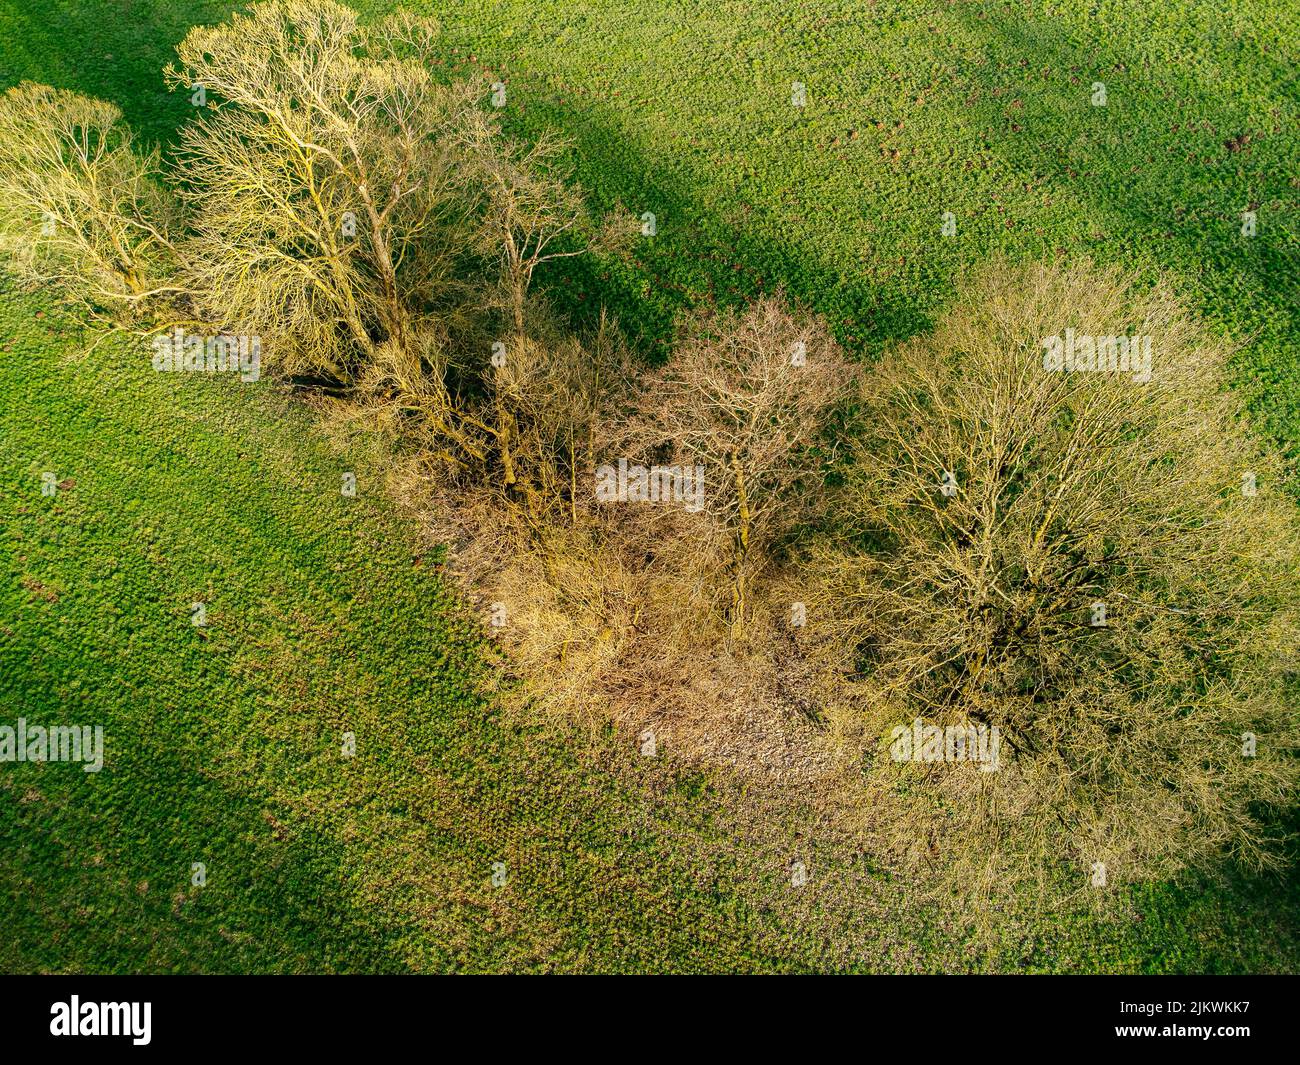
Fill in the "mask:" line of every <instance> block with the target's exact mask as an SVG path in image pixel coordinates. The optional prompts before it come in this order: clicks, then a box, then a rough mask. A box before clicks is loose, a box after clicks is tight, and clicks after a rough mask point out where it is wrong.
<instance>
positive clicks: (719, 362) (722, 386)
mask: <svg viewBox="0 0 1300 1065" xmlns="http://www.w3.org/2000/svg"><path fill="white" fill-rule="evenodd" d="M853 378H854V368H853V366H852V365H851V364H850V363H848V362H847V361H846V360H845V359H844V357H843V355H842V354H841V352H840V350H839V347H838V346H837V345H836V344H835V342H834V340H833V339H832V338H831V336H830V333H829V332H828V331H827V329H826V327H825V325H824V324H823V323H822V322H821V321H820V320H819V319H816V318H813V317H811V316H809V315H807V314H804V313H801V312H794V313H792V312H791V311H790V310H789V309H788V308H787V307H786V305H785V303H784V300H783V299H782V298H781V296H780V295H779V294H778V295H773V296H768V297H765V298H763V299H760V300H758V301H757V302H755V303H753V304H751V305H750V306H749V307H747V308H746V309H745V310H744V311H743V312H739V313H737V312H724V313H721V314H718V315H716V316H713V317H708V316H702V317H698V318H696V319H695V320H694V321H693V322H691V323H690V324H689V325H688V326H687V327H686V329H685V330H684V331H683V334H682V337H681V339H680V341H679V344H678V346H677V349H676V351H675V352H674V354H673V356H672V358H671V359H670V361H669V362H668V363H667V365H666V366H664V367H663V368H662V369H660V370H658V371H656V372H654V373H652V374H650V375H648V376H647V378H646V380H645V381H644V383H643V385H642V388H641V395H640V409H639V412H638V418H637V420H636V422H635V424H634V428H633V429H632V430H631V432H630V433H629V437H630V438H632V439H634V440H637V442H638V443H639V444H640V446H641V447H642V448H643V453H644V454H646V455H654V454H656V453H666V454H668V455H670V456H671V461H672V462H675V463H676V462H680V463H688V464H692V465H700V466H702V467H703V468H704V471H705V485H706V492H705V498H706V510H707V513H708V514H709V515H710V517H711V519H712V521H713V525H714V528H715V530H716V533H717V536H718V538H719V540H720V542H721V544H722V546H723V551H724V552H725V555H726V563H725V565H726V570H727V574H728V584H729V589H730V590H729V596H728V598H729V605H728V608H727V616H728V619H729V622H730V625H731V629H732V633H733V635H738V634H739V633H740V631H741V629H742V628H743V626H744V624H745V618H746V613H747V611H748V609H749V599H750V594H749V593H750V586H751V583H752V581H753V579H754V577H755V575H756V574H758V573H759V572H761V570H762V569H763V568H764V567H765V566H766V565H767V564H768V563H769V562H770V561H771V557H772V551H773V549H774V547H775V546H776V545H777V544H778V542H779V541H780V540H781V538H782V537H784V536H785V535H787V534H788V533H789V532H790V530H791V529H792V528H793V527H794V526H795V525H796V524H797V523H798V522H799V521H800V520H801V519H802V518H804V517H805V516H806V515H807V514H808V513H809V512H810V509H811V508H812V507H813V506H814V505H815V503H816V501H817V500H818V499H820V498H821V495H822V480H823V477H824V472H825V471H824V466H825V463H826V460H827V458H828V455H829V453H828V451H827V450H826V448H825V447H824V446H823V444H824V441H823V440H822V431H823V430H824V428H825V427H826V425H827V422H828V420H829V419H830V417H831V415H832V412H833V410H834V407H835V405H836V403H837V402H839V401H840V400H841V399H843V398H844V397H845V395H846V394H847V393H848V391H849V389H850V387H851V385H852V382H853Z"/></svg>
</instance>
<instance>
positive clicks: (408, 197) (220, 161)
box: [167, 0, 474, 430]
mask: <svg viewBox="0 0 1300 1065" xmlns="http://www.w3.org/2000/svg"><path fill="white" fill-rule="evenodd" d="M436 39H437V28H436V26H435V24H433V23H431V22H428V21H426V20H422V19H419V18H416V17H414V16H410V15H405V14H402V15H397V16H394V17H392V18H390V19H388V20H387V21H385V22H382V23H380V24H379V25H378V26H377V27H374V28H367V27H363V26H361V25H359V24H358V21H357V17H356V14H355V12H353V11H351V10H350V9H348V8H346V7H343V6H341V5H339V4H335V3H333V2H331V0H320V2H312V3H305V2H300V0H272V2H269V3H263V4H256V5H254V6H253V7H252V8H250V9H249V12H248V13H247V14H236V15H234V16H232V17H231V19H230V20H229V21H228V22H226V23H223V24H222V25H219V26H215V27H196V28H194V29H192V30H191V31H190V32H189V33H188V34H187V35H186V37H185V39H184V40H183V41H182V42H181V44H180V45H179V46H178V48H177V52H178V56H179V65H175V66H172V67H169V68H168V70H167V79H168V81H169V83H170V84H171V85H172V86H173V88H180V89H183V90H185V91H187V92H192V93H194V94H198V95H197V97H196V98H197V99H199V100H200V101H201V102H202V103H203V105H204V106H203V107H202V109H201V111H200V113H199V117H198V118H197V120H196V121H195V122H193V123H191V124H190V125H188V126H187V127H186V128H185V130H184V131H183V133H182V139H181V151H180V157H179V161H178V171H179V173H180V174H181V175H182V176H183V177H184V178H185V179H186V181H187V185H186V189H185V196H186V198H187V200H188V201H189V203H190V205H191V206H192V208H193V227H194V234H193V237H192V239H191V240H190V241H189V242H187V244H186V249H185V250H186V252H187V255H186V261H187V265H188V267H189V270H190V273H191V275H192V277H193V283H194V287H195V288H196V289H197V290H198V291H200V292H201V293H202V294H203V299H204V303H205V305H206V306H207V308H208V309H209V311H210V313H211V314H212V315H213V317H214V318H216V319H217V320H220V321H223V322H228V323H231V324H232V325H238V326H240V327H241V328H242V329H244V330H246V331H250V332H256V333H258V334H260V335H262V336H263V337H264V338H266V341H267V343H266V346H267V348H268V354H270V355H271V357H272V358H277V359H278V361H279V363H280V364H281V365H282V366H283V367H284V368H285V369H286V370H288V371H290V372H294V371H300V370H308V371H320V372H326V373H329V374H332V375H334V376H335V377H337V378H339V379H340V380H343V381H348V380H349V379H350V378H351V376H352V373H353V371H354V370H355V368H356V366H357V365H358V364H359V363H360V362H361V361H362V360H363V359H366V358H370V357H373V356H374V355H375V353H376V351H377V350H378V349H379V348H380V347H381V346H382V345H384V344H388V343H392V344H394V345H396V346H397V347H398V348H399V349H402V350H403V351H405V352H408V353H410V352H416V353H418V352H420V351H421V350H422V349H423V348H425V347H426V346H427V344H428V342H429V341H428V338H427V337H419V336H417V335H416V334H418V333H419V332H420V331H421V326H422V321H423V319H424V318H426V317H428V316H431V315H433V314H434V313H435V312H436V311H437V310H438V308H439V307H440V305H442V304H444V303H446V302H450V297H451V295H452V294H453V292H454V291H455V290H456V289H457V283H456V282H455V280H454V273H455V266H456V262H457V255H458V254H459V252H460V250H461V247H462V246H463V244H464V242H465V240H466V235H465V233H464V232H463V231H462V230H461V229H459V228H458V226H459V225H460V224H461V223H463V222H464V221H465V220H466V219H467V217H468V213H469V208H468V207H467V203H466V197H465V195H464V187H465V181H464V174H463V167H458V166H457V165H456V164H457V153H456V150H455V148H454V146H453V141H454V138H455V135H456V133H457V127H458V125H459V123H460V122H461V121H462V120H463V117H464V112H465V109H466V107H467V106H469V100H470V98H471V96H472V94H473V92H474V90H473V89H472V88H470V87H468V86H464V85H453V86H446V85H442V84H440V83H438V82H437V81H436V80H435V79H434V78H433V77H432V75H431V74H430V73H429V70H428V67H427V65H426V60H427V59H428V57H429V54H430V52H431V49H432V48H433V45H434V42H435V41H436ZM443 406H450V404H449V403H448V404H443ZM447 428H448V429H449V430H450V429H452V428H454V427H451V426H448V427H447Z"/></svg>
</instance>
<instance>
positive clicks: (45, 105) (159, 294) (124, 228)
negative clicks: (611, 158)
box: [0, 82, 179, 323]
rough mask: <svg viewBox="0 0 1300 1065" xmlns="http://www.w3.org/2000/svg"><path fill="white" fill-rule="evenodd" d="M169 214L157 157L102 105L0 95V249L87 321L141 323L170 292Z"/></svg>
mask: <svg viewBox="0 0 1300 1065" xmlns="http://www.w3.org/2000/svg"><path fill="white" fill-rule="evenodd" d="M176 224H177V212H176V209H175V206H174V204H173V203H172V201H171V200H170V199H169V197H168V195H167V193H166V191H165V189H164V188H163V187H162V186H161V184H160V182H159V180H158V153H157V151H156V150H155V151H149V152H144V151H139V150H137V148H136V145H135V143H134V139H133V137H132V135H131V131H130V129H129V127H128V126H127V125H126V123H125V122H123V120H122V113H121V111H119V110H118V109H117V108H116V107H114V106H113V105H112V104H108V103H104V102H103V101H102V100H93V99H90V98H89V97H86V96H81V95H78V94H77V93H73V92H68V91H66V90H63V89H53V88H50V87H49V86H48V85H36V84H33V83H32V82H24V83H22V84H21V85H18V86H16V87H14V88H12V89H9V90H8V91H6V92H5V93H4V95H3V96H0V243H2V244H3V247H4V249H5V250H6V252H7V253H8V255H9V256H10V259H11V261H12V262H13V264H14V265H15V267H16V268H17V269H18V270H19V271H20V272H21V273H22V274H23V275H24V276H26V277H27V278H29V279H31V280H32V281H35V282H39V283H41V284H52V285H55V286H56V287H57V288H58V289H59V290H60V292H62V293H63V294H64V295H65V296H68V297H70V298H72V299H74V300H76V301H78V302H80V303H81V304H83V306H84V307H85V308H87V309H88V310H89V311H90V312H91V313H92V314H94V315H95V316H97V317H105V318H107V319H110V320H113V321H116V322H119V323H125V322H138V321H144V320H147V319H148V317H149V316H150V314H152V313H154V312H157V311H159V310H160V306H159V305H160V304H162V303H165V302H166V301H167V300H169V299H171V298H173V297H175V296H176V295H178V293H179V290H178V289H177V288H176V287H175V286H174V285H172V284H171V283H170V282H171V277H172V273H173V266H174V254H173V252H174V248H173V241H174V239H175V235H174V229H175V226H176Z"/></svg>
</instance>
